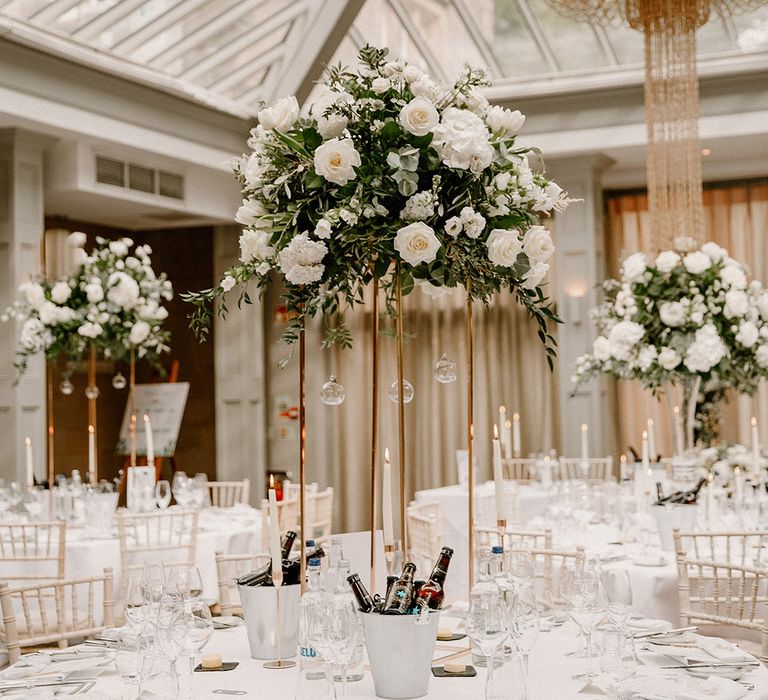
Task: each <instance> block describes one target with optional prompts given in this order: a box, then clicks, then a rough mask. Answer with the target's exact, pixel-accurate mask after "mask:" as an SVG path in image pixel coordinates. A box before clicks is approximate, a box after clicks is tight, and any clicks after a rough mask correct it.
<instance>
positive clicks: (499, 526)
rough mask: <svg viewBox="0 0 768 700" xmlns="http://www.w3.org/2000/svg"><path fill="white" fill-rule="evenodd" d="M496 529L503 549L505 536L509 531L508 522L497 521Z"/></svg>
mask: <svg viewBox="0 0 768 700" xmlns="http://www.w3.org/2000/svg"><path fill="white" fill-rule="evenodd" d="M496 529H497V530H498V533H499V544H500V545H501V546H502V547H503V546H504V534H505V533H506V531H507V521H506V520H497V521H496Z"/></svg>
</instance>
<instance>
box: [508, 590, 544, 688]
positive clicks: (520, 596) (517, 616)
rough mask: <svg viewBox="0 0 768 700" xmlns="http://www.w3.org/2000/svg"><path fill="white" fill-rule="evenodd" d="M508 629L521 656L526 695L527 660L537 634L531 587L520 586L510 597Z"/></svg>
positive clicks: (533, 595) (536, 607)
mask: <svg viewBox="0 0 768 700" xmlns="http://www.w3.org/2000/svg"><path fill="white" fill-rule="evenodd" d="M509 629H510V631H511V633H512V637H513V639H514V640H515V645H516V646H517V648H518V650H519V651H520V654H521V655H522V657H523V674H524V677H525V692H526V696H527V695H528V660H529V659H530V656H531V650H532V649H533V646H534V644H536V639H537V637H538V636H539V608H538V605H537V603H536V591H535V590H534V589H533V588H520V589H518V590H517V591H516V592H515V595H514V597H513V598H512V605H511V606H510V608H509Z"/></svg>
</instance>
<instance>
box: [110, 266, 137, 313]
mask: <svg viewBox="0 0 768 700" xmlns="http://www.w3.org/2000/svg"><path fill="white" fill-rule="evenodd" d="M107 288H108V291H107V300H108V301H111V302H112V303H113V304H116V305H117V306H120V307H122V308H123V309H132V308H133V307H134V306H136V304H137V303H138V301H139V296H140V290H139V283H138V282H137V281H136V280H135V279H134V278H133V277H131V276H130V275H129V274H127V273H126V272H113V273H112V274H111V275H110V276H109V278H108V280H107Z"/></svg>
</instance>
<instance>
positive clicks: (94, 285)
mask: <svg viewBox="0 0 768 700" xmlns="http://www.w3.org/2000/svg"><path fill="white" fill-rule="evenodd" d="M85 296H86V297H87V298H88V301H89V302H91V304H98V303H99V302H100V301H101V300H102V299H103V298H104V288H103V287H102V286H101V282H99V281H98V280H93V281H91V282H89V283H88V284H86V285H85Z"/></svg>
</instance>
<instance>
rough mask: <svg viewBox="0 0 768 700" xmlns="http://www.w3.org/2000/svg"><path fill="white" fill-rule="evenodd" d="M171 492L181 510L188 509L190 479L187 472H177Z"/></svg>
mask: <svg viewBox="0 0 768 700" xmlns="http://www.w3.org/2000/svg"><path fill="white" fill-rule="evenodd" d="M171 490H172V491H173V497H174V498H175V499H176V503H177V505H179V507H181V508H186V506H187V505H188V504H189V477H188V476H187V474H186V472H176V473H175V474H174V475H173V484H172V486H171Z"/></svg>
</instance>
